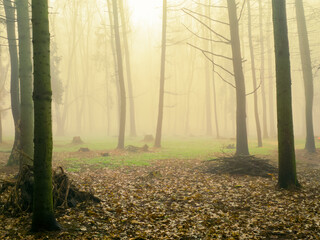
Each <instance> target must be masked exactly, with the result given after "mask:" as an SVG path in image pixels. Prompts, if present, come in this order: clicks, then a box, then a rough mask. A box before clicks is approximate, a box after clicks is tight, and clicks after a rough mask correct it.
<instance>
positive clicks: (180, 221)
mask: <svg viewBox="0 0 320 240" xmlns="http://www.w3.org/2000/svg"><path fill="white" fill-rule="evenodd" d="M154 151H158V150H153V149H151V150H150V153H149V154H150V156H151V155H152V154H153V152H154ZM104 153H105V152H104V151H99V150H95V151H90V152H78V151H73V152H64V151H59V152H55V153H54V168H56V167H58V166H63V167H64V168H66V169H68V171H69V172H68V173H69V176H70V178H71V179H72V181H73V182H74V183H75V184H76V185H77V186H79V188H80V189H82V190H86V191H90V192H92V193H94V194H95V196H97V197H99V198H100V199H101V200H102V201H101V202H100V203H95V204H93V203H81V204H78V205H77V206H76V207H75V208H68V209H56V217H57V220H58V222H59V223H60V224H61V226H62V227H63V230H62V231H60V232H46V233H37V234H32V233H30V232H29V229H30V226H31V214H29V213H23V214H21V215H20V216H19V217H13V216H9V215H6V214H4V213H0V239H320V151H319V150H318V152H317V153H315V154H308V153H306V152H305V151H304V150H297V159H298V165H297V169H298V178H299V182H300V183H301V185H302V188H301V189H300V190H295V191H285V190H279V189H277V188H276V183H277V179H276V178H277V176H276V174H269V177H268V178H265V177H255V176H247V175H231V174H218V173H213V172H212V171H209V168H210V167H212V166H211V165H210V164H211V161H210V162H209V161H205V160H204V159H202V158H198V159H197V158H192V159H188V158H184V157H182V158H170V159H159V160H157V159H152V161H150V162H149V164H143V163H141V162H140V163H141V164H140V163H139V164H123V162H122V164H120V163H121V161H125V159H126V158H129V159H130V158H135V157H136V158H139V154H140V153H128V152H119V151H109V152H108V153H109V155H108V156H107V157H106V158H110V160H108V161H107V162H106V161H104V162H102V161H101V159H100V157H101V155H103V154H104ZM143 154H148V153H143ZM221 154H222V153H221V152H220V153H216V154H213V155H216V156H217V155H221ZM223 154H225V153H223ZM8 156H9V153H7V152H1V153H0V179H9V178H12V177H13V176H14V174H15V173H16V172H17V168H9V167H5V166H4V165H5V162H6V160H7V158H8ZM112 156H114V160H112ZM119 157H120V158H119ZM265 157H268V158H271V163H272V164H274V165H276V164H275V162H276V161H275V158H276V152H274V151H272V154H271V155H270V154H269V155H268V156H265ZM118 158H119V159H118ZM143 158H145V156H144V157H143ZM150 158H151V157H150ZM152 158H153V157H152ZM81 159H84V160H83V162H84V164H79V162H81V161H82V160H81ZM89 159H93V160H92V161H91V162H90V161H89ZM99 159H100V160H99ZM207 160H209V159H207ZM112 161H116V163H114V164H112ZM71 162H74V164H75V167H72V163H71ZM1 197H3V196H1ZM1 200H3V199H1Z"/></svg>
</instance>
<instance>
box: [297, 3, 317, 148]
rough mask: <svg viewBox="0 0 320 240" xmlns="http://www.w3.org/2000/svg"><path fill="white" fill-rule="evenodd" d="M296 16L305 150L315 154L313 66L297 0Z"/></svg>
mask: <svg viewBox="0 0 320 240" xmlns="http://www.w3.org/2000/svg"><path fill="white" fill-rule="evenodd" d="M295 3H296V15H297V25H298V36H299V48H300V57H301V65H302V73H303V80H304V92H305V101H306V102H305V104H306V105H305V106H306V110H305V111H306V133H307V135H306V145H305V149H306V150H307V151H308V152H315V151H316V146H315V142H314V132H313V114H312V110H313V74H312V66H311V56H310V47H309V39H308V31H307V25H306V18H305V15H304V7H303V1H302V0H296V1H295Z"/></svg>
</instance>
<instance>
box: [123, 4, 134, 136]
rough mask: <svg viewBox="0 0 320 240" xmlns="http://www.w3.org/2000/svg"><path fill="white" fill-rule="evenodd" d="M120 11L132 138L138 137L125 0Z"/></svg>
mask: <svg viewBox="0 0 320 240" xmlns="http://www.w3.org/2000/svg"><path fill="white" fill-rule="evenodd" d="M119 9H120V17H121V23H122V36H123V45H124V52H125V61H126V72H127V82H128V93H129V104H130V109H129V110H130V136H131V137H136V136H137V130H136V117H135V106H134V97H133V89H132V88H133V86H132V79H131V62H130V51H129V44H128V36H127V31H128V27H127V19H126V17H125V13H124V7H123V0H120V1H119Z"/></svg>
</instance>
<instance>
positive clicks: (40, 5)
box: [32, 0, 60, 231]
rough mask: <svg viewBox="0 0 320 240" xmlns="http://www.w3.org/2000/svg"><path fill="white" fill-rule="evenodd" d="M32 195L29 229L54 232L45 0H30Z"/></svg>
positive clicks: (46, 4)
mask: <svg viewBox="0 0 320 240" xmlns="http://www.w3.org/2000/svg"><path fill="white" fill-rule="evenodd" d="M32 28H33V60H34V92H33V101H34V123H35V124H34V125H35V128H34V196H33V217H32V230H33V231H41V230H58V229H60V226H59V225H58V223H57V222H56V220H55V217H54V214H53V197H52V166H51V164H52V116H51V102H52V91H51V80H50V33H49V21H48V1H47V0H32Z"/></svg>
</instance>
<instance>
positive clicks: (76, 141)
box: [72, 136, 83, 144]
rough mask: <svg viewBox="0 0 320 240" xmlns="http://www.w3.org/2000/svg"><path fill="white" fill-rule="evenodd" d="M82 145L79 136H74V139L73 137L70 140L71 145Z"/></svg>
mask: <svg viewBox="0 0 320 240" xmlns="http://www.w3.org/2000/svg"><path fill="white" fill-rule="evenodd" d="M82 143H83V141H82V139H81V138H80V136H75V137H73V139H72V144H82Z"/></svg>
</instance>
